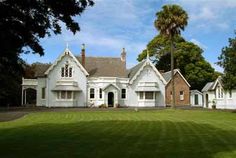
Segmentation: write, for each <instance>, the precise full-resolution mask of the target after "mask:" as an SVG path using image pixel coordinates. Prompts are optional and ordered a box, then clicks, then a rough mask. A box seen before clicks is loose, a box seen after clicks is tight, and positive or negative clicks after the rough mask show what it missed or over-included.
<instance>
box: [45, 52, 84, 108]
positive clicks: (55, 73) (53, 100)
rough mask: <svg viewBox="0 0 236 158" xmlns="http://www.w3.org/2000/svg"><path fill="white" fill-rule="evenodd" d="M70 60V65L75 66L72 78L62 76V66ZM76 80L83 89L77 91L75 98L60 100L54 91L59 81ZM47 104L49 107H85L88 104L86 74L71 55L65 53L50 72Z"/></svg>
mask: <svg viewBox="0 0 236 158" xmlns="http://www.w3.org/2000/svg"><path fill="white" fill-rule="evenodd" d="M66 61H68V63H69V65H70V66H72V67H73V77H72V78H61V67H63V66H64V65H65V63H66ZM59 80H60V81H63V80H67V81H71V82H72V81H75V82H77V83H78V86H79V88H80V89H81V91H79V92H75V93H76V94H75V99H74V100H72V101H71V100H58V99H57V93H56V92H54V91H52V89H54V88H55V87H56V83H57V81H59ZM47 83H48V84H47V87H48V89H47V93H48V95H47V96H48V98H47V106H49V107H51V106H52V107H85V106H86V97H87V95H86V94H87V93H86V88H87V78H86V76H85V74H84V73H83V72H82V71H81V69H80V68H79V66H78V65H77V63H76V61H75V60H74V59H73V58H72V57H71V56H69V55H65V56H63V57H62V59H61V60H60V61H59V62H58V63H57V64H56V65H55V67H54V68H53V69H52V70H51V71H50V72H49V74H48V78H47Z"/></svg>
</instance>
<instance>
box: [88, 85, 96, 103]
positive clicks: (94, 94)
mask: <svg viewBox="0 0 236 158" xmlns="http://www.w3.org/2000/svg"><path fill="white" fill-rule="evenodd" d="M91 89H93V90H94V93H93V98H91ZM95 96H96V89H95V88H89V99H91V100H94V99H95Z"/></svg>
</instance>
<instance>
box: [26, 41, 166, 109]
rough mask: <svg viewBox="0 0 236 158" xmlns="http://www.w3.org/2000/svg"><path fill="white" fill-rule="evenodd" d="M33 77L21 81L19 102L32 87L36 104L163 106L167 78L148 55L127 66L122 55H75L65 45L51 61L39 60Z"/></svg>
mask: <svg viewBox="0 0 236 158" xmlns="http://www.w3.org/2000/svg"><path fill="white" fill-rule="evenodd" d="M35 77H36V78H35V79H24V78H23V81H22V104H27V98H26V96H27V95H26V93H27V89H28V88H31V89H35V90H36V93H37V95H36V96H37V97H36V106H45V107H89V106H94V107H98V106H100V105H105V106H108V107H115V106H118V105H119V106H131V107H159V106H165V86H166V81H165V79H164V78H163V76H162V75H161V74H160V73H159V71H158V70H157V69H156V68H155V66H154V65H153V64H152V62H151V61H150V60H149V57H147V59H146V60H144V61H142V62H141V63H139V64H138V65H136V66H134V67H133V68H131V69H129V70H127V69H126V52H125V49H123V51H122V53H121V57H118V58H111V57H86V56H85V48H84V46H83V48H82V51H81V56H74V55H73V54H72V53H71V51H70V50H69V49H68V48H66V49H65V51H64V52H63V53H62V54H61V55H60V56H59V57H58V58H57V59H56V61H55V62H54V63H53V64H51V65H50V64H46V65H45V64H39V65H38V67H36V70H35Z"/></svg>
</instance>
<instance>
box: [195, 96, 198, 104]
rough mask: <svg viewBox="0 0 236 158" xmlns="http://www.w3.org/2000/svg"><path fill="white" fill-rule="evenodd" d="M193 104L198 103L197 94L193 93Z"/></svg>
mask: <svg viewBox="0 0 236 158" xmlns="http://www.w3.org/2000/svg"><path fill="white" fill-rule="evenodd" d="M194 105H198V94H195V95H194Z"/></svg>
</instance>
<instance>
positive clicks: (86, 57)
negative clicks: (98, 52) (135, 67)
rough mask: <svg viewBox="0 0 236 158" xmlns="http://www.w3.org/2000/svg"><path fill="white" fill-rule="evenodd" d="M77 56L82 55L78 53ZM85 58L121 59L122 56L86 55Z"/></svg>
mask: <svg viewBox="0 0 236 158" xmlns="http://www.w3.org/2000/svg"><path fill="white" fill-rule="evenodd" d="M75 57H81V55H76V56H75ZM85 58H114V59H120V57H109V56H85Z"/></svg>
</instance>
